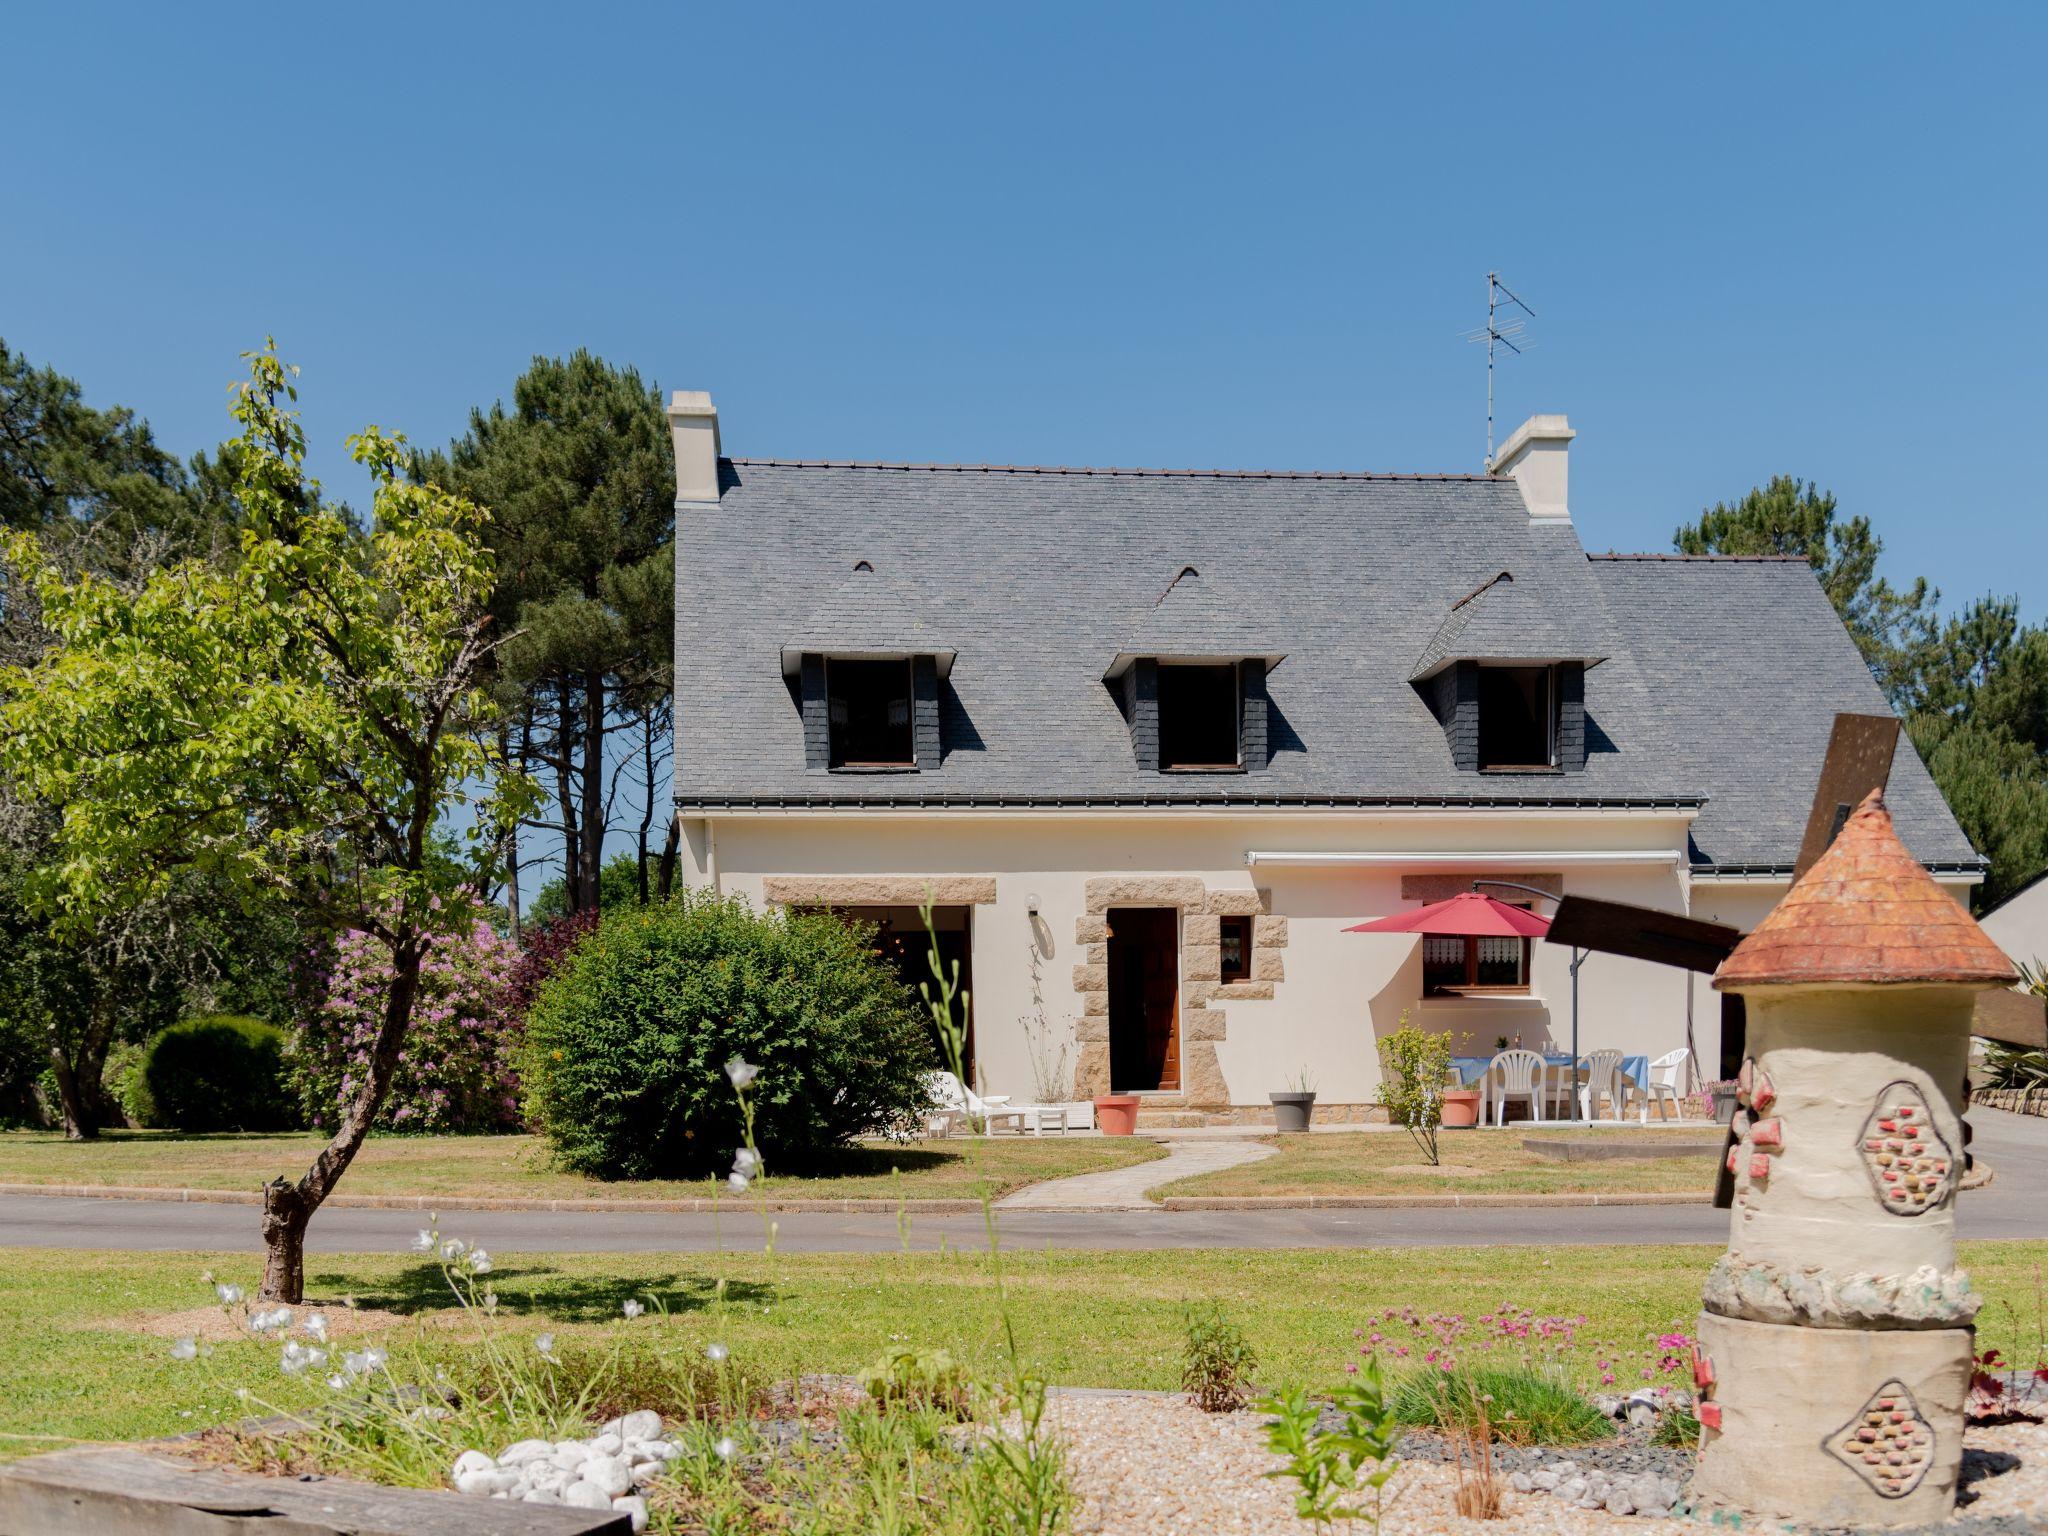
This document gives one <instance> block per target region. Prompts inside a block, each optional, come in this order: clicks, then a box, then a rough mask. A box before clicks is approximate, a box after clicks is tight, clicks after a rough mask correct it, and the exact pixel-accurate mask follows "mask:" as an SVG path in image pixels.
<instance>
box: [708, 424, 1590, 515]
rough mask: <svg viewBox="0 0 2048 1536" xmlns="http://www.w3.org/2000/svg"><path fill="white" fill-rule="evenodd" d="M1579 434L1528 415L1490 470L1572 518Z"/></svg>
mask: <svg viewBox="0 0 2048 1536" xmlns="http://www.w3.org/2000/svg"><path fill="white" fill-rule="evenodd" d="M678 398H680V397H678ZM1578 435H1579V434H1578V433H1576V432H1574V431H1573V430H1572V429H1571V423H1569V422H1568V421H1566V420H1565V419H1564V417H1562V416H1531V417H1530V418H1529V419H1528V420H1527V421H1525V422H1523V423H1522V424H1521V425H1520V426H1519V427H1517V428H1515V430H1514V434H1513V435H1512V436H1511V437H1509V438H1508V440H1507V441H1506V442H1505V443H1502V444H1501V445H1500V454H1499V455H1498V457H1496V458H1495V459H1494V461H1493V471H1492V472H1493V473H1494V474H1496V475H1506V476H1508V477H1509V478H1510V479H1511V480H1513V481H1514V482H1515V484H1516V485H1517V486H1518V487H1519V488H1520V489H1521V492H1522V504H1523V505H1524V506H1526V507H1527V508H1528V509H1529V515H1530V516H1531V517H1540V518H1550V517H1554V518H1558V519H1560V520H1562V521H1565V522H1569V521H1570V520H1571V515H1572V510H1571V503H1570V500H1569V499H1568V497H1567V496H1566V494H1565V493H1566V489H1567V485H1568V482H1569V479H1570V455H1571V442H1572V439H1573V438H1575V437H1577V436H1578ZM678 457H680V455H678Z"/></svg>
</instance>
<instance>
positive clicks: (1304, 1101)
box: [1266, 1067, 1316, 1131]
mask: <svg viewBox="0 0 2048 1536" xmlns="http://www.w3.org/2000/svg"><path fill="white" fill-rule="evenodd" d="M1266 1097H1267V1098H1269V1099H1271V1100H1272V1101H1273V1129H1274V1130H1276V1131H1305V1130H1307V1129H1308V1122H1309V1116H1311V1115H1312V1114H1314V1113H1315V1108H1316V1080H1315V1078H1314V1077H1313V1076H1312V1075H1310V1073H1309V1070H1308V1068H1307V1067H1303V1068H1302V1069H1301V1070H1300V1071H1299V1072H1297V1073H1296V1074H1295V1075H1294V1077H1293V1078H1292V1079H1291V1080H1290V1081H1289V1083H1288V1085H1287V1087H1285V1088H1283V1089H1281V1090H1280V1092H1278V1093H1269V1094H1267V1095H1266Z"/></svg>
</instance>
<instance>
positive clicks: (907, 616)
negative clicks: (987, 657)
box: [692, 503, 954, 676]
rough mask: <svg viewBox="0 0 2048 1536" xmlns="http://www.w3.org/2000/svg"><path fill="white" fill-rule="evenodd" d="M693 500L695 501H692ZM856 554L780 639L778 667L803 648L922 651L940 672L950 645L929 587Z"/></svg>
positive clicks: (794, 662) (786, 666)
mask: <svg viewBox="0 0 2048 1536" xmlns="http://www.w3.org/2000/svg"><path fill="white" fill-rule="evenodd" d="M692 505H693V506H694V505H695V503H692ZM884 566H885V570H883V571H878V570H876V568H875V564H874V562H873V561H871V560H868V559H865V558H863V559H860V560H857V561H855V562H853V569H852V570H851V571H850V572H848V574H847V576H846V579H845V580H844V581H842V582H841V583H840V584H839V585H838V586H837V587H836V588H834V589H833V590H832V592H831V593H830V594H828V595H827V596H826V597H825V599H824V600H823V601H822V602H821V603H819V605H818V606H817V607H816V608H815V609H813V610H812V611H811V612H810V614H809V615H808V616H807V617H806V618H805V619H804V620H803V622H802V623H800V624H799V625H797V627H796V633H794V634H792V635H790V636H789V637H788V638H787V639H785V640H784V641H783V642H782V670H783V671H784V672H786V673H790V674H794V673H795V672H796V670H797V667H798V666H799V665H800V663H799V661H798V658H799V657H801V656H802V655H803V654H804V653H805V652H806V651H809V652H813V653H816V654H818V655H824V656H863V655H865V656H923V655H935V656H937V657H938V658H939V672H940V674H941V675H942V676H943V675H944V674H945V672H946V670H947V669H948V668H950V667H951V666H952V665H953V655H954V650H953V645H952V643H951V641H950V640H949V639H948V637H947V636H946V635H945V634H943V633H942V631H943V629H944V627H945V626H944V625H943V624H941V623H937V622H935V621H936V620H937V618H938V613H937V609H936V605H935V604H934V603H933V601H932V595H931V593H930V592H929V591H928V590H926V589H925V587H924V586H923V585H922V584H921V583H920V582H918V581H917V580H916V579H914V578H913V577H909V576H906V575H904V574H902V572H901V570H900V569H897V568H895V567H890V566H889V564H888V562H887V561H885V562H884Z"/></svg>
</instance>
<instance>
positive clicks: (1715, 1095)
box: [1700, 1077, 1737, 1125]
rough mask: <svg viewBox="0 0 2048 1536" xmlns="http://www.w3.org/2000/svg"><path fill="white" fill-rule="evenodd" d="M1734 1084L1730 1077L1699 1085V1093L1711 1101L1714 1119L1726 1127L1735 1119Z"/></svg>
mask: <svg viewBox="0 0 2048 1536" xmlns="http://www.w3.org/2000/svg"><path fill="white" fill-rule="evenodd" d="M1736 1086H1737V1085H1736V1082H1735V1079H1734V1078H1732V1077H1727V1078H1719V1079H1717V1080H1715V1081H1714V1082H1711V1083H1702V1084H1700V1092H1701V1093H1703V1094H1705V1095H1706V1096H1707V1097H1708V1098H1710V1099H1711V1100H1713V1104H1714V1118H1715V1119H1716V1120H1718V1121H1720V1122H1721V1123H1722V1124H1723V1125H1726V1124H1727V1123H1728V1122H1729V1121H1730V1120H1733V1119H1734V1118H1735V1090H1736Z"/></svg>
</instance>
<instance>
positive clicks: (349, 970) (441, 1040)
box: [287, 923, 520, 1134]
mask: <svg viewBox="0 0 2048 1536" xmlns="http://www.w3.org/2000/svg"><path fill="white" fill-rule="evenodd" d="M518 958H519V952H518V950H517V949H515V948H514V947H513V945H512V944H511V942H510V941H509V940H506V939H503V938H500V937H499V936H498V935H497V933H496V932H494V931H493V930H492V928H491V927H490V925H489V924H487V923H478V924H476V925H475V926H474V927H472V928H471V929H470V930H469V931H468V932H467V933H465V934H462V935H460V936H458V937H456V938H453V939H449V940H446V941H444V942H442V943H440V944H437V945H436V946H435V947H434V948H433V949H432V950H430V951H429V952H428V954H427V958H426V960H425V961H424V962H423V963H422V966H421V970H420V996H419V998H418V1000H417V1001H416V1002H415V1003H414V1005H413V1019H412V1027H411V1029H410V1030H409V1031H408V1032H407V1034H406V1040H405V1045H404V1048H403V1050H402V1051H401V1052H400V1054H399V1058H398V1069H397V1072H396V1074H395V1075H394V1076H393V1078H392V1083H391V1091H390V1093H389V1095H388V1096H387V1097H386V1098H385V1100H384V1104H383V1107H382V1108H381V1109H380V1110H379V1111H378V1115H377V1122H376V1123H377V1127H378V1129H380V1130H385V1131H415V1132H419V1133H422V1134H442V1133H446V1132H450V1131H503V1130H513V1129H516V1128H517V1127H518V1125H519V1123H520V1119H519V1077H518V1074H517V1072H516V1071H515V1070H514V1067H513V1053H514V1050H515V1048H516V1047H517V1045H518V1043H519V1020H520V1016H519V1014H518V1012H517V1011H516V1010H515V1009H514V1008H513V1006H512V1000H511V994H510V991H509V987H508V983H509V981H510V979H511V977H512V974H513V970H514V967H515V965H516V963H517V961H518ZM390 984H391V972H390V963H389V957H388V951H387V950H386V949H385V947H384V946H383V945H381V944H379V943H378V942H377V941H376V940H374V939H372V938H371V937H370V936H369V935H368V934H365V933H361V932H357V931H354V930H351V931H350V932H348V933H345V934H343V935H342V936H341V938H340V939H339V940H338V941H337V942H336V943H335V945H334V946H333V950H332V952H331V953H330V954H329V955H327V956H325V957H324V958H323V959H322V961H320V962H319V963H316V964H314V965H312V966H310V967H309V969H308V972H307V974H306V976H305V977H304V978H303V980H302V992H303V995H304V996H305V998H306V1002H305V1005H304V1007H303V1009H302V1011H301V1015H300V1019H299V1027H298V1030H297V1032H296V1034H295V1036H294V1038H293V1040H292V1043H291V1049H290V1052H289V1057H288V1065H287V1072H288V1075H289V1079H290V1081H291V1084H292V1086H293V1088H294V1089H295V1091H296V1092H297V1094H298V1096H299V1100H300V1103H301V1105H302V1107H303V1109H304V1112H305V1114H306V1117H307V1119H308V1120H309V1121H310V1122H311V1124H312V1125H313V1126H314V1127H315V1128H316V1129H319V1130H328V1129H330V1128H332V1127H333V1126H334V1124H335V1123H336V1121H337V1120H338V1118H339V1116H340V1114H341V1111H342V1106H343V1105H344V1104H346V1103H347V1102H348V1100H349V1098H350V1096H351V1095H352V1094H353V1093H354V1092H355V1090H356V1088H357V1085H358V1079H359V1077H360V1075H361V1073H362V1072H363V1071H364V1070H366V1066H367V1063H368V1062H369V1059H370V1052H371V1050H372V1048H373V1046H374V1044H375V1041H376V1038H377V1031H378V1028H379V1026H380V1025H381V1023H382V1018H383V1007H384V997H385V993H386V991H387V990H388V989H389V987H390Z"/></svg>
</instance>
